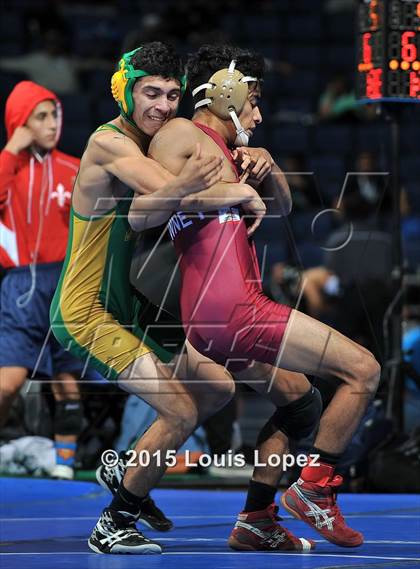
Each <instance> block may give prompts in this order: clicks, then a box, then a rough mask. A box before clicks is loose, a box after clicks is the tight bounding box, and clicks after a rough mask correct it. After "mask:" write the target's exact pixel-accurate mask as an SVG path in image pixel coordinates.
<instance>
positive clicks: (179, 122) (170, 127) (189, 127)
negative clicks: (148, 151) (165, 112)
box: [159, 117, 200, 134]
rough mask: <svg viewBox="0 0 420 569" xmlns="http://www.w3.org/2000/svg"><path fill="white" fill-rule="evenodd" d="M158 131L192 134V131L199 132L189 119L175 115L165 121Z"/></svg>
mask: <svg viewBox="0 0 420 569" xmlns="http://www.w3.org/2000/svg"><path fill="white" fill-rule="evenodd" d="M159 132H177V133H180V134H186V133H188V134H192V133H194V132H200V131H199V129H198V128H197V127H196V126H195V124H194V123H193V122H192V121H191V120H189V119H184V118H182V117H176V118H174V119H171V120H170V121H169V122H168V123H166V124H165V125H164V126H163V127H162V128H161V129H160V131H159Z"/></svg>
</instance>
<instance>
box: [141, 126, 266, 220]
mask: <svg viewBox="0 0 420 569" xmlns="http://www.w3.org/2000/svg"><path fill="white" fill-rule="evenodd" d="M197 132H199V131H197V128H196V127H195V126H194V125H193V123H192V122H191V121H189V120H186V119H174V120H172V121H170V122H169V123H168V124H167V125H165V126H164V127H163V128H162V129H161V130H160V131H159V132H158V133H157V134H156V135H155V136H154V138H153V140H152V142H151V144H150V147H149V156H150V157H152V158H153V159H154V160H156V161H157V162H159V163H160V164H161V165H163V166H164V167H165V168H166V169H167V170H169V171H170V172H172V173H173V174H175V175H176V174H178V173H179V172H180V170H181V169H182V167H183V165H184V164H185V162H186V161H187V160H188V158H189V157H190V156H191V154H192V153H193V151H194V147H195V145H196V144H197V143H198V142H199V138H198V136H197ZM255 196H256V194H255V191H254V190H253V188H251V187H250V186H248V185H247V184H238V183H237V182H223V181H221V182H218V183H217V184H214V185H213V186H212V187H210V188H208V189H206V190H202V191H201V192H197V193H194V194H189V195H187V196H185V197H184V198H183V199H182V200H181V203H180V206H179V209H180V210H182V211H189V212H197V211H203V212H205V211H212V210H214V209H219V208H222V207H231V206H234V205H239V204H243V203H247V202H250V201H252V200H253V199H255Z"/></svg>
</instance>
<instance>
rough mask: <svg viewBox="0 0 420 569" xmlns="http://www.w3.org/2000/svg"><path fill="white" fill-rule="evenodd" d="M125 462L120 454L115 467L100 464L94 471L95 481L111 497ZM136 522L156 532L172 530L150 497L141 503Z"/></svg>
mask: <svg viewBox="0 0 420 569" xmlns="http://www.w3.org/2000/svg"><path fill="white" fill-rule="evenodd" d="M126 460H127V456H126V454H125V453H124V452H122V453H120V460H119V461H118V464H117V465H116V466H104V465H103V464H102V465H101V466H99V468H97V470H96V480H97V481H98V483H99V484H100V485H101V486H102V488H103V489H104V490H108V491H109V492H111V494H112V495H113V496H115V494H116V493H117V490H118V487H119V485H120V482H121V480H122V479H123V478H124V474H125V471H126V468H127V467H126ZM137 521H139V522H141V523H143V524H144V525H145V526H146V527H148V528H150V529H154V530H156V531H169V530H170V529H172V528H173V523H172V522H171V520H169V519H168V518H167V517H166V516H165V514H164V513H163V512H162V510H160V509H159V508H158V507H157V506H156V504H155V503H154V501H153V499H152V498H151V497H150V495H148V496H146V498H145V499H144V501H143V502H142V505H141V511H140V514H139V515H138V518H137Z"/></svg>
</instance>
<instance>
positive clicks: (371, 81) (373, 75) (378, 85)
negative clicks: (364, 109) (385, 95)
mask: <svg viewBox="0 0 420 569" xmlns="http://www.w3.org/2000/svg"><path fill="white" fill-rule="evenodd" d="M366 97H368V99H379V98H381V97H382V69H371V70H370V71H369V72H368V73H367V75H366Z"/></svg>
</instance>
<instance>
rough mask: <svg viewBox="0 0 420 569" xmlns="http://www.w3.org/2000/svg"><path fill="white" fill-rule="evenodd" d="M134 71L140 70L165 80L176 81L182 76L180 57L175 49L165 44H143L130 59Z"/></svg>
mask: <svg viewBox="0 0 420 569" xmlns="http://www.w3.org/2000/svg"><path fill="white" fill-rule="evenodd" d="M131 64H132V66H133V67H134V69H142V70H143V71H146V72H147V73H150V75H159V76H161V77H164V78H165V79H178V78H179V77H181V76H182V75H184V69H183V66H182V62H181V59H180V57H179V56H178V54H177V53H176V51H175V48H174V47H173V46H172V45H170V44H167V43H163V42H159V41H153V42H150V43H145V44H143V45H142V46H141V49H139V50H138V51H137V52H136V53H135V54H134V55H133V56H132V58H131Z"/></svg>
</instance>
